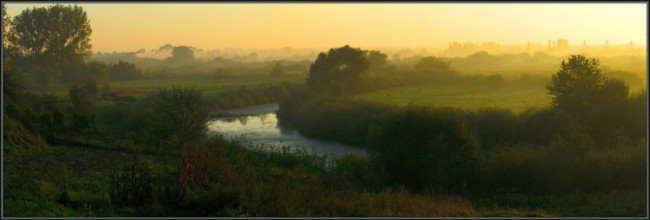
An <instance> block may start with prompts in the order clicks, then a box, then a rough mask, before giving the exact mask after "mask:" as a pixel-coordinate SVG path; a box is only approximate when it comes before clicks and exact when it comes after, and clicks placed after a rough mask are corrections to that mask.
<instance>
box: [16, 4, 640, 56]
mask: <svg viewBox="0 0 650 220" xmlns="http://www.w3.org/2000/svg"><path fill="white" fill-rule="evenodd" d="M4 4H5V5H6V6H7V12H8V14H9V16H11V17H14V16H16V15H18V14H19V13H20V12H21V11H22V10H24V9H27V8H32V7H35V6H36V7H44V6H49V5H52V4H53V3H49V2H48V3H47V4H42V3H39V4H33V3H22V2H4ZM62 4H64V5H68V4H71V3H67V2H64V3H62ZM76 5H79V6H81V7H82V8H83V9H84V10H85V11H86V12H87V14H88V17H89V19H90V23H91V27H92V29H93V33H92V35H91V43H92V45H93V51H95V52H100V51H101V52H110V51H118V52H120V51H136V50H139V49H146V50H150V49H156V48H157V47H159V46H160V45H164V44H173V45H188V46H194V47H197V48H203V49H218V48H258V49H263V48H282V47H293V48H331V47H338V46H342V45H346V44H347V45H351V46H356V47H362V48H382V47H411V48H432V47H438V48H445V47H447V46H448V43H449V42H452V41H458V42H468V41H471V42H508V44H526V43H527V42H535V43H537V42H541V43H544V42H546V41H548V40H554V41H555V40H557V39H559V38H564V39H567V40H568V42H569V44H570V45H575V44H577V45H580V44H581V42H582V41H583V40H586V41H587V43H588V44H595V45H597V44H602V43H604V42H605V41H609V44H610V45H618V44H626V43H628V42H630V41H634V42H635V44H638V45H640V46H641V45H645V42H646V39H647V9H646V7H647V4H645V3H618V4H617V3H606V4H599V3H573V4H566V3H558V4H549V3H530V4H528V3H527V4H521V3H514V4H503V3H502V4H495V3H461V4H449V3H417V4H416V3H293V4H290V3H273V4H266V3H209V2H207V3H180V2H172V3H124V2H120V3H92V2H87V3H86V2H84V3H83V4H76Z"/></svg>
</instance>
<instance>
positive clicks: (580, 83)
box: [546, 55, 606, 117]
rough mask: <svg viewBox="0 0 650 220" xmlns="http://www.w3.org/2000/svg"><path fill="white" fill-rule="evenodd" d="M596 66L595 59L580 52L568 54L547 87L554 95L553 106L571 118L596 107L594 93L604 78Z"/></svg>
mask: <svg viewBox="0 0 650 220" xmlns="http://www.w3.org/2000/svg"><path fill="white" fill-rule="evenodd" d="M599 65H600V62H599V61H598V59H596V58H587V57H585V56H582V55H571V57H569V59H568V60H567V61H562V64H561V66H560V70H558V71H557V73H555V74H554V75H553V76H552V78H551V82H550V84H548V85H547V86H546V89H547V90H548V92H549V94H551V95H552V96H553V105H554V106H555V107H558V108H560V109H563V110H565V111H567V113H569V114H571V115H572V116H574V117H582V116H584V115H585V114H588V113H589V112H590V111H591V110H592V109H593V107H595V106H594V104H595V100H596V94H597V93H599V91H600V90H601V89H602V88H603V87H604V85H605V81H606V78H605V75H604V74H603V73H602V72H601V70H600V68H599Z"/></svg>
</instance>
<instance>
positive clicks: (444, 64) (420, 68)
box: [415, 56, 452, 76]
mask: <svg viewBox="0 0 650 220" xmlns="http://www.w3.org/2000/svg"><path fill="white" fill-rule="evenodd" d="M415 72H416V73H418V74H431V75H432V76H445V75H449V74H452V71H451V69H450V67H449V61H446V60H444V59H443V58H440V57H431V56H430V57H423V58H422V59H421V60H420V62H418V63H417V64H415Z"/></svg>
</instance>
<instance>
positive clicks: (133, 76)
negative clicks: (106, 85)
mask: <svg viewBox="0 0 650 220" xmlns="http://www.w3.org/2000/svg"><path fill="white" fill-rule="evenodd" d="M109 67H110V72H111V73H110V81H125V80H137V79H142V71H141V70H140V69H138V68H136V66H135V64H133V63H129V62H123V61H122V60H120V61H119V62H118V63H116V64H110V65H109Z"/></svg>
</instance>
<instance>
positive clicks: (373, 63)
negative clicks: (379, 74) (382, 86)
mask: <svg viewBox="0 0 650 220" xmlns="http://www.w3.org/2000/svg"><path fill="white" fill-rule="evenodd" d="M366 56H367V57H366V58H367V59H368V61H369V62H370V70H373V71H376V70H378V69H381V68H384V67H386V65H388V61H387V60H386V59H387V58H388V55H386V54H385V53H382V52H380V51H376V50H371V51H369V52H368V54H367V55H366Z"/></svg>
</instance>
